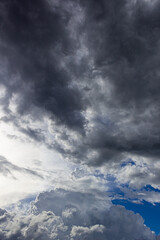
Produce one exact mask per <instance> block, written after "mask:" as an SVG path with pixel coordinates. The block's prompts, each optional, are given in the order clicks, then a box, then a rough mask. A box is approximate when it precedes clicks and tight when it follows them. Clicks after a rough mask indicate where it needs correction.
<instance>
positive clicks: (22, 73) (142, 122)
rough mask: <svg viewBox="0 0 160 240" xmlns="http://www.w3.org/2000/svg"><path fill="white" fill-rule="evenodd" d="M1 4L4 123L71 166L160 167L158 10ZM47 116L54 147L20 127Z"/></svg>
mask: <svg viewBox="0 0 160 240" xmlns="http://www.w3.org/2000/svg"><path fill="white" fill-rule="evenodd" d="M1 5H2V9H3V11H2V12H1V13H0V17H1V19H2V21H1V22H2V23H1V25H2V28H1V61H2V67H1V75H2V77H1V83H2V84H3V85H4V86H5V87H6V95H5V97H4V98H3V99H2V104H3V106H4V110H5V112H6V115H7V117H5V118H3V120H4V119H5V120H6V119H10V120H11V121H12V122H14V124H15V125H16V126H17V127H18V128H19V131H21V132H23V133H24V134H26V135H27V136H30V137H31V138H33V139H34V140H36V141H40V142H44V143H45V144H46V145H47V146H48V147H49V148H50V149H52V148H53V149H56V150H57V151H59V152H60V153H61V154H62V155H63V156H64V157H66V158H68V159H69V160H72V161H75V162H79V163H84V164H88V165H93V166H100V165H103V164H104V163H108V162H109V164H110V163H114V162H117V161H121V160H122V159H125V158H126V157H130V156H132V155H138V156H140V157H147V158H150V159H151V160H152V159H153V158H154V159H159V154H160V152H159V146H160V142H159V136H160V131H159V119H160V115H159V88H160V86H159V76H160V74H159V65H158V62H159V59H160V56H159V33H160V32H159V9H160V4H159V3H158V2H155V3H154V4H152V5H151V3H149V2H147V1H141V2H140V1H121V2H119V1H116V0H115V1H107V2H106V1H103V0H100V1H91V2H85V1H74V2H73V1H65V2H63V3H58V2H57V1H40V2H37V1H35V2H34V4H33V3H32V4H31V3H30V1H23V3H22V2H20V1H18V0H17V1H14V2H13V1H9V0H8V1H7V2H6V1H5V2H4V1H2V3H1ZM26 9H27V10H26ZM15 96H17V98H16V100H15V101H14V103H15V105H16V112H15V113H14V114H13V113H12V111H11V109H10V103H11V102H12V101H13V98H14V97H15ZM44 116H45V117H46V116H47V117H48V118H49V119H51V121H52V123H51V124H50V133H51V134H52V135H53V136H56V137H54V138H53V140H52V142H51V141H50V142H49V141H48V139H47V136H48V135H46V136H43V135H45V134H43V133H42V131H41V130H40V129H39V128H37V129H33V128H32V126H31V123H28V125H27V126H26V127H24V126H23V125H24V122H23V121H24V120H22V118H25V117H26V118H30V119H32V121H33V122H34V120H35V119H36V120H37V119H41V120H42V121H43V117H44ZM17 119H18V120H17ZM17 121H18V122H17ZM20 122H21V123H20Z"/></svg>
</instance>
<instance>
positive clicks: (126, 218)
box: [0, 189, 155, 240]
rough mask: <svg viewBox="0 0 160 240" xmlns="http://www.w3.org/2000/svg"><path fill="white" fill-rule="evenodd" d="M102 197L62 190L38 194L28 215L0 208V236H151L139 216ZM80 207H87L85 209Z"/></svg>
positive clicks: (133, 238)
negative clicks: (111, 203) (12, 212)
mask: <svg viewBox="0 0 160 240" xmlns="http://www.w3.org/2000/svg"><path fill="white" fill-rule="evenodd" d="M103 200H104V198H103ZM103 200H102V199H101V198H100V197H98V196H97V195H93V194H83V193H81V192H72V191H66V190H63V189H57V190H55V191H51V192H44V193H41V194H40V195H39V196H38V197H37V200H36V201H35V202H33V204H32V207H31V213H30V214H27V215H25V216H19V215H14V214H9V213H7V212H6V211H4V210H1V212H0V215H1V216H0V221H1V226H0V230H1V231H0V236H1V239H2V240H4V239H5V240H7V239H8V240H11V239H12V240H13V239H21V240H27V239H34V240H35V239H45V240H50V239H63V240H64V239H72V240H80V239H88V240H89V239H92V240H96V239H102V240H105V239H108V240H111V239H127V240H138V239H139V240H140V239H145V240H154V239H155V236H154V234H153V233H152V232H151V231H150V230H149V229H148V228H147V227H146V226H145V225H144V223H143V219H142V218H141V216H140V215H138V214H134V213H133V212H132V211H127V210H125V208H124V207H122V206H111V207H109V206H108V204H104V201H103ZM105 200H107V198H106V199H105ZM106 203H107V201H106ZM102 204H103V210H102V208H101V206H102ZM84 206H86V207H88V208H86V209H85V211H83V210H84Z"/></svg>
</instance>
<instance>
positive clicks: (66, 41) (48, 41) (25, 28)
mask: <svg viewBox="0 0 160 240" xmlns="http://www.w3.org/2000/svg"><path fill="white" fill-rule="evenodd" d="M1 7H2V10H1V12H0V19H1V29H0V36H1V44H0V51H1V59H2V60H1V61H6V62H7V63H6V64H7V74H8V76H6V75H5V76H2V77H1V82H2V83H3V84H4V85H5V86H6V87H7V91H8V97H11V96H12V95H13V94H14V93H18V94H20V97H19V100H18V106H17V110H18V112H19V113H20V114H22V115H23V114H26V113H29V112H30V109H31V107H32V105H35V106H37V107H40V108H42V109H44V110H45V111H47V112H48V113H50V114H51V117H52V118H56V120H57V123H64V124H65V125H67V126H69V127H71V128H79V129H80V128H83V121H84V120H83V117H82V114H81V110H82V109H83V105H82V102H81V94H80V92H79V90H78V89H77V88H76V87H74V86H71V80H72V79H70V78H71V76H70V75H69V74H68V72H67V70H64V69H62V68H61V66H60V64H61V60H62V59H63V58H64V57H65V56H66V54H67V52H74V49H75V47H76V45H75V42H72V39H70V36H69V34H68V32H67V24H68V22H69V20H70V17H71V16H70V15H69V14H68V13H67V11H65V10H64V9H62V8H61V9H59V6H57V7H56V6H55V8H54V9H50V5H49V3H47V1H41V0H40V1H37V0H36V1H34V2H33V1H30V0H29V1H28V0H26V1H19V0H17V1H11V0H9V1H8V0H7V1H1ZM1 74H2V75H3V71H2V73H1ZM6 78H7V79H6Z"/></svg>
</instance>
